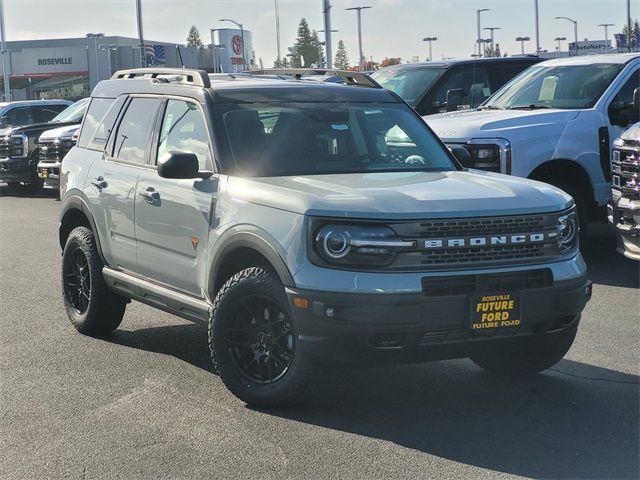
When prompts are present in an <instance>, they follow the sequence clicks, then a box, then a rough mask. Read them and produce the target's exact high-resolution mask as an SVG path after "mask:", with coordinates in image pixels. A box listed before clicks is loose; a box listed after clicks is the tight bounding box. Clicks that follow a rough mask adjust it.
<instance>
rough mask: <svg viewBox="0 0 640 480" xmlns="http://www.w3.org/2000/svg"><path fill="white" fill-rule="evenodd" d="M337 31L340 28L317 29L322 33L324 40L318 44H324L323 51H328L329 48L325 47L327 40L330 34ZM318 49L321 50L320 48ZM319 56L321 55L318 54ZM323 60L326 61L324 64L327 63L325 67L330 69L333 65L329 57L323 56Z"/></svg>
mask: <svg viewBox="0 0 640 480" xmlns="http://www.w3.org/2000/svg"><path fill="white" fill-rule="evenodd" d="M339 31H340V30H331V31H330V32H327V31H326V30H318V32H319V33H324V42H320V45H324V46H325V52H327V53H328V52H329V49H328V48H327V45H328V43H327V42H328V41H329V37H331V34H332V33H337V32H339ZM320 51H321V52H322V49H321V50H320ZM320 57H322V55H320ZM325 62H326V65H327V69H329V70H331V69H332V68H333V65H332V63H333V62H332V61H331V59H329V57H327V58H325Z"/></svg>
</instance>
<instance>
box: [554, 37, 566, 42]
mask: <svg viewBox="0 0 640 480" xmlns="http://www.w3.org/2000/svg"><path fill="white" fill-rule="evenodd" d="M566 39H567V37H556V38H554V39H553V40H554V41H556V42H564V41H565V40H566Z"/></svg>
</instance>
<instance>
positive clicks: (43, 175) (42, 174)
mask: <svg viewBox="0 0 640 480" xmlns="http://www.w3.org/2000/svg"><path fill="white" fill-rule="evenodd" d="M40 178H49V170H47V169H46V168H41V169H40Z"/></svg>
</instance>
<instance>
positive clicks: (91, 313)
mask: <svg viewBox="0 0 640 480" xmlns="http://www.w3.org/2000/svg"><path fill="white" fill-rule="evenodd" d="M74 265H75V268H74ZM102 267H103V263H102V259H101V258H100V255H99V253H98V247H97V245H96V240H95V237H94V235H93V232H92V231H91V230H89V229H88V228H86V227H77V228H75V229H73V231H72V232H71V233H70V234H69V237H68V238H67V242H66V244H65V247H64V251H63V254H62V296H63V300H64V306H65V309H66V311H67V315H68V317H69V320H71V323H72V324H73V326H74V327H75V328H76V330H78V331H79V332H80V333H83V334H85V335H104V334H106V333H109V332H111V331H113V330H115V329H116V328H118V326H119V325H120V323H121V322H122V317H123V316H124V311H125V308H126V306H127V302H128V299H126V298H124V297H122V296H120V295H118V294H116V293H114V292H113V291H111V290H110V289H109V287H107V285H106V283H105V281H104V277H103V276H102Z"/></svg>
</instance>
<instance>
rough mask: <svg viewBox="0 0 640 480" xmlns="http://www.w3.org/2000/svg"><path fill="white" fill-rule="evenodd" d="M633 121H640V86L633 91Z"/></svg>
mask: <svg viewBox="0 0 640 480" xmlns="http://www.w3.org/2000/svg"><path fill="white" fill-rule="evenodd" d="M633 122H640V88H636V89H635V90H634V91H633V120H632V123H633Z"/></svg>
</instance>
